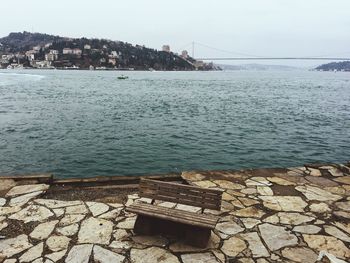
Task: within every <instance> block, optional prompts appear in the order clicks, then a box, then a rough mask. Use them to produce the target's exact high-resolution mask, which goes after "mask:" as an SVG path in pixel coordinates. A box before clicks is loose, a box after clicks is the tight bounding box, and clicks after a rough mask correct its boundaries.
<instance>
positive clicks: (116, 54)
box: [110, 50, 119, 58]
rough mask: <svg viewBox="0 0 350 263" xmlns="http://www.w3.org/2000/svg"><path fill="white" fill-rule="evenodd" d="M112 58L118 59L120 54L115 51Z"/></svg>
mask: <svg viewBox="0 0 350 263" xmlns="http://www.w3.org/2000/svg"><path fill="white" fill-rule="evenodd" d="M110 57H111V58H118V57H119V55H118V52H117V51H115V50H113V51H112V52H111V55H110Z"/></svg>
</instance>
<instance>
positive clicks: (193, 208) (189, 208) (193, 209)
mask: <svg viewBox="0 0 350 263" xmlns="http://www.w3.org/2000/svg"><path fill="white" fill-rule="evenodd" d="M176 209H179V210H183V211H188V212H192V213H197V212H199V211H200V210H201V208H200V207H196V206H190V205H183V204H177V205H176Z"/></svg>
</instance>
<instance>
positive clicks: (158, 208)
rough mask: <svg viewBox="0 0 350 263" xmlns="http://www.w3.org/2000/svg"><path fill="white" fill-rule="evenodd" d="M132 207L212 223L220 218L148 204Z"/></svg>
mask: <svg viewBox="0 0 350 263" xmlns="http://www.w3.org/2000/svg"><path fill="white" fill-rule="evenodd" d="M131 207H134V208H145V209H148V210H152V211H159V212H167V213H174V214H180V215H186V216H192V217H194V218H199V219H200V220H207V221H211V222H216V221H217V220H218V217H217V216H214V215H207V214H197V213H194V212H190V211H184V210H180V209H174V208H168V207H163V206H156V205H150V204H147V203H135V204H133V205H131Z"/></svg>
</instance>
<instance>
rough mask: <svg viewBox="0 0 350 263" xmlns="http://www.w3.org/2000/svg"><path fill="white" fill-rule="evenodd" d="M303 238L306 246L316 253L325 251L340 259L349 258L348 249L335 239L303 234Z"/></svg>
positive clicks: (349, 252) (349, 251) (349, 250)
mask: <svg viewBox="0 0 350 263" xmlns="http://www.w3.org/2000/svg"><path fill="white" fill-rule="evenodd" d="M303 238H304V240H305V242H306V243H307V245H308V246H309V247H310V248H312V249H314V250H316V251H322V250H325V251H327V252H328V253H331V254H333V255H334V256H336V257H339V258H342V259H345V258H349V257H350V249H349V248H347V247H346V246H345V245H344V243H343V242H342V241H340V240H338V239H337V238H335V237H332V236H324V235H309V234H303Z"/></svg>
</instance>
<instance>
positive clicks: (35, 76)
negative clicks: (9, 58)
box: [0, 72, 45, 79]
mask: <svg viewBox="0 0 350 263" xmlns="http://www.w3.org/2000/svg"><path fill="white" fill-rule="evenodd" d="M1 75H2V76H14V77H25V78H35V79H43V78H45V76H43V75H37V74H29V73H13V72H11V73H7V72H0V76H1Z"/></svg>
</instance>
